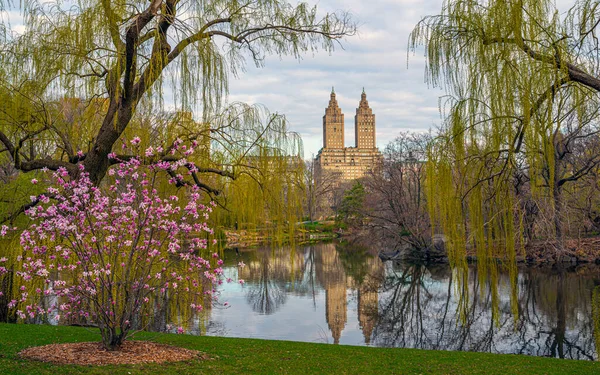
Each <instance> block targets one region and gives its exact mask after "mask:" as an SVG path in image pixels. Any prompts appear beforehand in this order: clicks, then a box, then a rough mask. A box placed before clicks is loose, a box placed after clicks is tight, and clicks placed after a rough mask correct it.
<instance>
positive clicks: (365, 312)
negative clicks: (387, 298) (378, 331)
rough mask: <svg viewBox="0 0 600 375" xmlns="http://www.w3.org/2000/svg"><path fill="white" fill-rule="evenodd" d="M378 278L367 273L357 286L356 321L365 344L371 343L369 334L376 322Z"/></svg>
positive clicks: (377, 312) (379, 282)
mask: <svg viewBox="0 0 600 375" xmlns="http://www.w3.org/2000/svg"><path fill="white" fill-rule="evenodd" d="M370 263H373V262H370ZM379 268H381V267H379ZM380 280H381V279H378V278H376V277H373V276H371V275H369V276H367V277H366V278H365V279H364V280H363V283H362V284H361V285H360V287H359V288H358V322H359V324H360V329H361V330H362V333H363V336H364V337H365V344H367V345H368V344H370V343H371V334H372V333H373V328H375V324H377V316H378V314H379V293H378V289H379V285H380V284H381V281H380Z"/></svg>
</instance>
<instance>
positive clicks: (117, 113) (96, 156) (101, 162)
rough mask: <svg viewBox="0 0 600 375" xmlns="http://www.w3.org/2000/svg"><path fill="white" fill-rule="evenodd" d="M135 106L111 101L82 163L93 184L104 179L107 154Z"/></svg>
mask: <svg viewBox="0 0 600 375" xmlns="http://www.w3.org/2000/svg"><path fill="white" fill-rule="evenodd" d="M136 104H137V103H128V102H124V101H123V100H115V101H111V103H110V105H109V108H108V112H107V114H106V117H105V118H104V121H103V122H102V127H101V128H100V131H99V132H98V136H97V137H96V139H95V141H94V147H92V148H91V150H90V151H89V153H88V154H87V155H86V158H85V160H84V162H83V165H84V166H85V170H86V171H87V172H88V173H89V174H90V179H91V180H92V182H93V183H94V184H98V183H100V181H101V180H102V178H104V175H105V174H106V171H107V170H108V167H109V166H110V162H109V160H108V154H110V153H111V152H112V148H113V145H114V144H115V142H116V141H117V140H118V139H119V137H120V136H121V134H123V131H124V130H125V128H127V125H128V124H129V121H131V118H132V116H133V110H134V109H135V107H136Z"/></svg>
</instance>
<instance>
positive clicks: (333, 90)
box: [331, 86, 335, 94]
mask: <svg viewBox="0 0 600 375" xmlns="http://www.w3.org/2000/svg"><path fill="white" fill-rule="evenodd" d="M331 93H332V94H335V89H334V88H333V86H331Z"/></svg>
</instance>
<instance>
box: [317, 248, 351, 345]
mask: <svg viewBox="0 0 600 375" xmlns="http://www.w3.org/2000/svg"><path fill="white" fill-rule="evenodd" d="M316 258H317V261H316V266H317V270H316V271H317V279H318V280H319V283H320V284H321V285H322V286H323V288H324V289H325V319H326V320H327V325H328V326H329V330H330V331H331V336H332V337H333V342H334V344H338V343H339V342H340V337H341V336H342V331H343V330H344V327H345V326H346V322H347V321H348V315H347V309H348V306H347V300H346V285H347V284H346V273H345V272H344V268H343V266H342V263H341V262H340V260H339V258H338V254H337V251H335V245H334V244H327V245H324V246H322V247H321V250H320V251H319V252H318V253H317V254H316Z"/></svg>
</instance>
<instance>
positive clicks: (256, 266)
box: [240, 247, 305, 315]
mask: <svg viewBox="0 0 600 375" xmlns="http://www.w3.org/2000/svg"><path fill="white" fill-rule="evenodd" d="M253 255H254V256H253V259H251V260H250V261H249V262H248V264H247V265H246V267H244V268H243V269H241V270H240V277H241V278H243V279H244V280H245V281H246V288H247V294H246V301H247V302H248V304H250V305H251V306H252V310H253V311H255V312H258V313H260V314H267V315H269V314H273V313H274V312H276V311H277V310H278V309H279V308H280V307H281V306H282V305H283V304H285V302H286V301H287V296H288V293H289V292H290V291H291V290H293V289H294V286H295V285H297V284H298V283H300V282H301V281H302V279H303V273H304V267H305V263H304V255H303V254H302V253H299V252H297V251H296V249H293V248H289V247H285V248H280V249H276V250H275V249H270V248H261V249H257V251H256V252H255V253H254V254H253Z"/></svg>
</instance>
